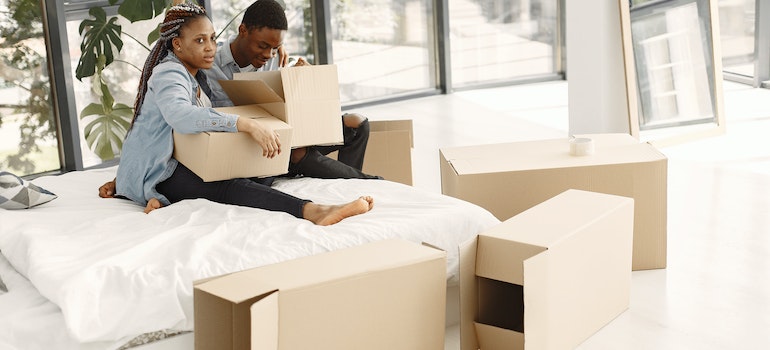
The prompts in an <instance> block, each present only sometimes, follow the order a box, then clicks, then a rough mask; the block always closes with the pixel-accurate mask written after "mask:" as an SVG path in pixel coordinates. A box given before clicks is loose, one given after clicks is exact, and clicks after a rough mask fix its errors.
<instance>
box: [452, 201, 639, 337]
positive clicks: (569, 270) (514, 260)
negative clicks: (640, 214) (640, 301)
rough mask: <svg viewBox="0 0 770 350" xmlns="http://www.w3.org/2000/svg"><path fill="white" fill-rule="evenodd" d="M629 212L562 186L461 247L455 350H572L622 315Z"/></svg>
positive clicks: (620, 204) (626, 206) (627, 283)
mask: <svg viewBox="0 0 770 350" xmlns="http://www.w3.org/2000/svg"><path fill="white" fill-rule="evenodd" d="M511 201H515V198H512V199H511ZM633 208H634V202H633V200H632V199H631V198H627V197H621V196H615V195H608V194H602V193H596V192H588V191H581V190H568V191H565V192H564V193H561V194H559V195H557V196H555V197H553V198H551V199H549V200H547V201H545V202H543V203H541V204H539V205H536V206H534V207H532V208H530V209H529V210H527V211H524V212H522V213H520V214H518V215H516V216H514V217H512V218H510V219H508V220H506V221H504V222H503V223H501V224H500V225H498V226H495V227H493V228H491V229H490V230H488V231H485V232H482V233H481V234H479V236H478V238H477V239H474V240H471V241H469V242H466V243H464V244H463V245H461V247H460V299H461V311H460V315H461V325H460V327H461V337H460V339H461V349H462V350H476V349H481V350H498V349H538V350H547V349H574V348H575V347H577V346H578V345H579V344H580V343H582V342H583V341H584V340H585V339H587V338H588V337H590V336H591V335H592V334H594V333H595V332H596V331H597V330H599V329H600V328H601V327H603V326H604V325H606V324H607V323H609V322H610V321H612V320H613V319H614V318H615V317H617V316H618V315H619V314H621V313H622V312H623V311H625V310H626V309H627V308H628V305H629V301H630V292H631V240H632V235H633V220H634V210H633Z"/></svg>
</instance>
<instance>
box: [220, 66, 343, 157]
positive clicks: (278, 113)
mask: <svg viewBox="0 0 770 350" xmlns="http://www.w3.org/2000/svg"><path fill="white" fill-rule="evenodd" d="M337 79H338V78H337V66H336V65H318V66H302V67H289V68H284V69H281V70H277V71H266V72H249V73H236V74H234V75H233V80H220V81H219V84H220V85H222V88H223V89H224V90H225V92H226V93H227V95H228V97H230V100H232V101H233V103H234V104H235V105H236V106H239V105H249V104H257V105H259V106H260V107H262V108H264V109H265V110H267V111H268V112H269V113H270V114H272V115H273V116H274V117H276V118H278V119H280V120H283V121H285V122H286V123H288V124H289V125H291V126H292V127H293V128H294V136H293V138H292V143H291V145H290V146H291V147H293V148H296V147H304V146H313V145H329V144H342V142H343V136H342V119H341V115H342V112H341V107H340V91H339V90H340V89H339V82H338V80H337Z"/></svg>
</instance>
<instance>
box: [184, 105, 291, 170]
mask: <svg viewBox="0 0 770 350" xmlns="http://www.w3.org/2000/svg"><path fill="white" fill-rule="evenodd" d="M217 110H221V111H223V112H227V113H233V114H238V115H240V116H245V117H251V118H256V119H257V120H259V122H261V123H264V124H266V125H268V126H269V127H271V128H273V130H275V131H276V132H277V133H278V135H279V138H280V140H281V142H282V144H283V143H287V144H290V143H291V139H292V128H291V126H289V125H288V124H286V123H284V122H283V121H281V120H278V119H276V118H275V117H273V116H271V115H270V114H269V113H267V111H265V110H264V109H262V108H260V107H259V106H256V105H249V106H239V107H223V108H217ZM281 150H282V151H281V154H279V155H277V156H275V157H273V158H265V157H264V156H262V147H260V146H259V144H258V143H256V142H255V141H254V140H253V139H252V138H251V136H249V135H247V134H245V133H241V132H202V133H198V134H180V133H177V132H174V158H175V159H176V160H178V161H179V162H181V163H182V164H184V165H185V166H186V167H187V168H189V169H190V170H192V171H193V172H194V173H195V174H196V175H198V176H200V177H201V179H203V181H206V182H209V181H219V180H228V179H234V178H241V177H245V178H248V177H264V176H273V175H280V174H285V173H287V172H288V169H289V154H290V153H291V151H290V150H289V149H288V147H286V146H282V148H281Z"/></svg>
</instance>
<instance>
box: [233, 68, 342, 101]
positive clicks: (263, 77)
mask: <svg viewBox="0 0 770 350" xmlns="http://www.w3.org/2000/svg"><path fill="white" fill-rule="evenodd" d="M281 75H282V71H280V70H269V71H259V72H244V73H241V72H238V73H235V74H233V80H259V81H262V82H264V83H265V84H267V86H269V87H270V89H272V90H273V92H275V94H276V95H278V96H280V97H281V99H282V100H285V99H286V95H284V93H283V81H282V80H281ZM335 78H336V77H335Z"/></svg>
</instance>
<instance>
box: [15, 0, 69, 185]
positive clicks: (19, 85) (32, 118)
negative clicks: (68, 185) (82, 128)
mask: <svg viewBox="0 0 770 350" xmlns="http://www.w3.org/2000/svg"><path fill="white" fill-rule="evenodd" d="M0 33H1V34H2V38H1V39H0V170H4V171H10V172H12V173H14V174H16V175H19V176H24V175H29V174H36V173H41V172H46V171H51V170H58V169H59V168H60V167H61V161H60V158H59V142H58V135H57V131H56V130H57V128H56V123H55V120H54V116H53V106H52V103H51V101H52V98H51V83H50V75H49V71H48V59H47V57H48V56H47V53H46V43H45V37H44V30H43V22H42V11H41V2H40V1H37V0H0Z"/></svg>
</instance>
